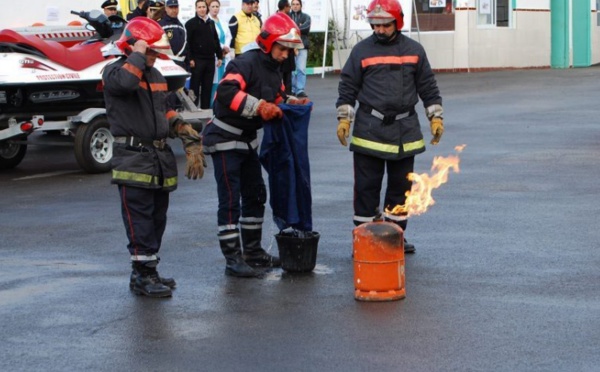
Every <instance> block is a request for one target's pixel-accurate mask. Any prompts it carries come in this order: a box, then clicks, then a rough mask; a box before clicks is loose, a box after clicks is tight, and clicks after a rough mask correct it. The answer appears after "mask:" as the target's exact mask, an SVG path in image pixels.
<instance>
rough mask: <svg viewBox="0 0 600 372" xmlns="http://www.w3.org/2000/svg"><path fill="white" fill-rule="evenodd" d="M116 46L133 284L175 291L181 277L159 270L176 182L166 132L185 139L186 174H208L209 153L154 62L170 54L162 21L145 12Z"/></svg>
mask: <svg viewBox="0 0 600 372" xmlns="http://www.w3.org/2000/svg"><path fill="white" fill-rule="evenodd" d="M115 45H116V46H117V47H118V48H119V50H120V51H121V52H122V54H123V56H122V57H120V58H118V59H116V60H114V62H112V63H110V64H108V65H107V66H106V68H105V69H104V72H103V74H102V81H103V83H104V99H105V103H106V116H107V119H108V122H109V124H110V131H111V133H112V135H113V136H114V144H113V158H112V168H113V169H112V181H111V183H113V184H116V185H118V189H119V195H120V198H121V214H122V217H123V223H124V225H125V231H126V234H127V238H128V241H129V243H128V244H127V249H128V250H129V254H130V256H131V261H132V272H131V276H130V279H129V287H130V289H131V290H132V291H134V292H135V293H136V294H139V295H145V296H148V297H170V296H171V295H172V289H173V288H174V287H175V285H176V283H175V280H174V279H172V278H165V277H162V276H160V275H159V274H158V271H157V269H156V268H157V265H158V262H159V257H158V252H159V250H160V248H161V242H162V237H163V233H164V231H165V227H166V224H167V210H168V208H169V193H170V192H171V191H174V190H175V189H176V188H177V161H176V159H175V155H174V154H173V151H172V150H171V147H170V146H169V144H168V143H167V142H166V138H167V137H175V136H177V137H179V138H180V139H181V140H182V142H183V145H184V149H185V153H186V157H187V165H186V176H187V177H188V178H191V179H197V178H202V176H203V174H204V155H203V151H202V142H201V139H200V136H199V135H198V133H197V132H196V131H195V130H194V129H193V128H192V126H191V125H190V124H189V123H187V122H185V121H184V120H183V119H182V118H181V116H180V115H179V114H177V113H176V112H175V111H173V110H170V109H169V108H168V107H167V102H166V97H167V94H168V93H169V92H168V91H167V81H166V79H165V78H164V77H163V75H162V74H161V73H160V71H159V70H158V69H156V68H155V67H154V63H155V62H156V59H157V58H158V57H160V58H168V57H169V56H170V55H172V52H171V47H170V45H169V41H168V40H167V37H166V35H165V33H164V31H163V29H162V28H161V27H160V25H159V24H158V23H157V22H156V21H153V20H151V19H149V18H146V17H136V18H134V19H132V20H131V21H130V22H128V23H127V25H126V26H125V29H124V30H123V33H122V34H121V37H120V38H119V40H117V41H116V42H115Z"/></svg>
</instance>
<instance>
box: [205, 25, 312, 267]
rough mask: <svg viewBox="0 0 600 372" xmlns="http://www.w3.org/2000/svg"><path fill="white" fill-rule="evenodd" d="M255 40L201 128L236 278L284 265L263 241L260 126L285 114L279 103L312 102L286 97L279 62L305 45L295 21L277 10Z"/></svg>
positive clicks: (231, 67)
mask: <svg viewBox="0 0 600 372" xmlns="http://www.w3.org/2000/svg"><path fill="white" fill-rule="evenodd" d="M255 41H256V44H257V45H258V48H255V49H251V50H248V51H246V52H245V53H244V54H242V55H241V56H239V57H236V58H235V59H233V60H232V61H231V62H229V64H228V65H227V69H226V70H225V76H224V77H223V79H222V80H221V82H220V83H219V86H218V88H217V95H216V99H215V103H214V108H213V112H214V115H215V116H214V118H213V119H212V121H210V122H209V123H208V124H207V126H206V128H205V129H204V132H203V144H204V148H205V153H206V154H210V155H211V156H212V159H213V169H214V175H215V179H216V181H217V194H218V198H219V206H218V212H217V223H218V234H217V236H218V239H219V245H220V248H221V252H222V253H223V256H224V257H225V260H226V264H225V274H226V275H230V276H235V277H258V276H260V275H261V273H260V271H259V270H257V269H255V268H260V267H267V268H268V267H278V266H281V261H280V260H279V258H278V257H274V256H272V255H270V254H268V253H267V252H266V251H265V250H264V249H263V248H262V246H261V240H262V224H263V221H264V212H265V202H266V199H267V190H266V187H265V182H264V180H263V178H262V170H261V164H260V162H259V159H258V153H257V147H258V139H257V131H258V130H259V129H260V128H262V123H263V122H265V121H270V120H273V119H276V118H281V117H282V116H283V112H282V110H281V109H280V108H279V107H278V106H277V104H278V103H283V102H286V103H289V104H307V103H308V102H309V101H308V99H297V98H296V97H291V96H287V95H286V94H285V92H284V91H283V89H282V81H281V72H280V67H281V64H282V63H283V61H284V60H285V59H286V58H288V57H289V55H290V53H291V51H292V50H293V49H295V48H301V47H302V40H301V39H300V30H298V27H296V24H295V23H294V21H292V19H291V18H290V17H288V16H286V15H285V14H282V13H275V14H274V15H272V16H271V17H269V18H267V20H265V22H264V24H263V27H262V30H261V32H260V34H259V35H258V36H257V37H256V39H255ZM240 228H241V231H240ZM240 238H241V240H240ZM242 249H243V251H242Z"/></svg>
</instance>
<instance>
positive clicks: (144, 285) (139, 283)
mask: <svg viewBox="0 0 600 372" xmlns="http://www.w3.org/2000/svg"><path fill="white" fill-rule="evenodd" d="M156 265H158V260H152V261H133V262H132V265H131V266H132V267H133V271H135V272H136V278H135V282H134V283H133V288H132V290H133V291H134V292H135V294H137V295H144V296H148V297H158V298H160V297H171V295H172V294H173V292H171V288H169V287H167V286H166V285H164V284H163V283H161V282H160V278H159V276H158V272H157V271H156Z"/></svg>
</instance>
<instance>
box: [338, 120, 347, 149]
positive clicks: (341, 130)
mask: <svg viewBox="0 0 600 372" xmlns="http://www.w3.org/2000/svg"><path fill="white" fill-rule="evenodd" d="M337 136H338V139H339V140H340V143H341V144H342V146H347V145H348V143H347V142H346V138H348V137H349V136H350V119H345V118H341V119H340V120H339V121H338V127H337Z"/></svg>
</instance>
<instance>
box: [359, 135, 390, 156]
mask: <svg viewBox="0 0 600 372" xmlns="http://www.w3.org/2000/svg"><path fill="white" fill-rule="evenodd" d="M351 142H352V144H353V145H356V146H359V147H364V148H366V149H371V150H376V151H381V152H389V153H392V154H397V153H398V152H399V150H400V147H399V146H396V145H388V144H385V143H379V142H374V141H369V140H366V139H363V138H358V137H352V141H351Z"/></svg>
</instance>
